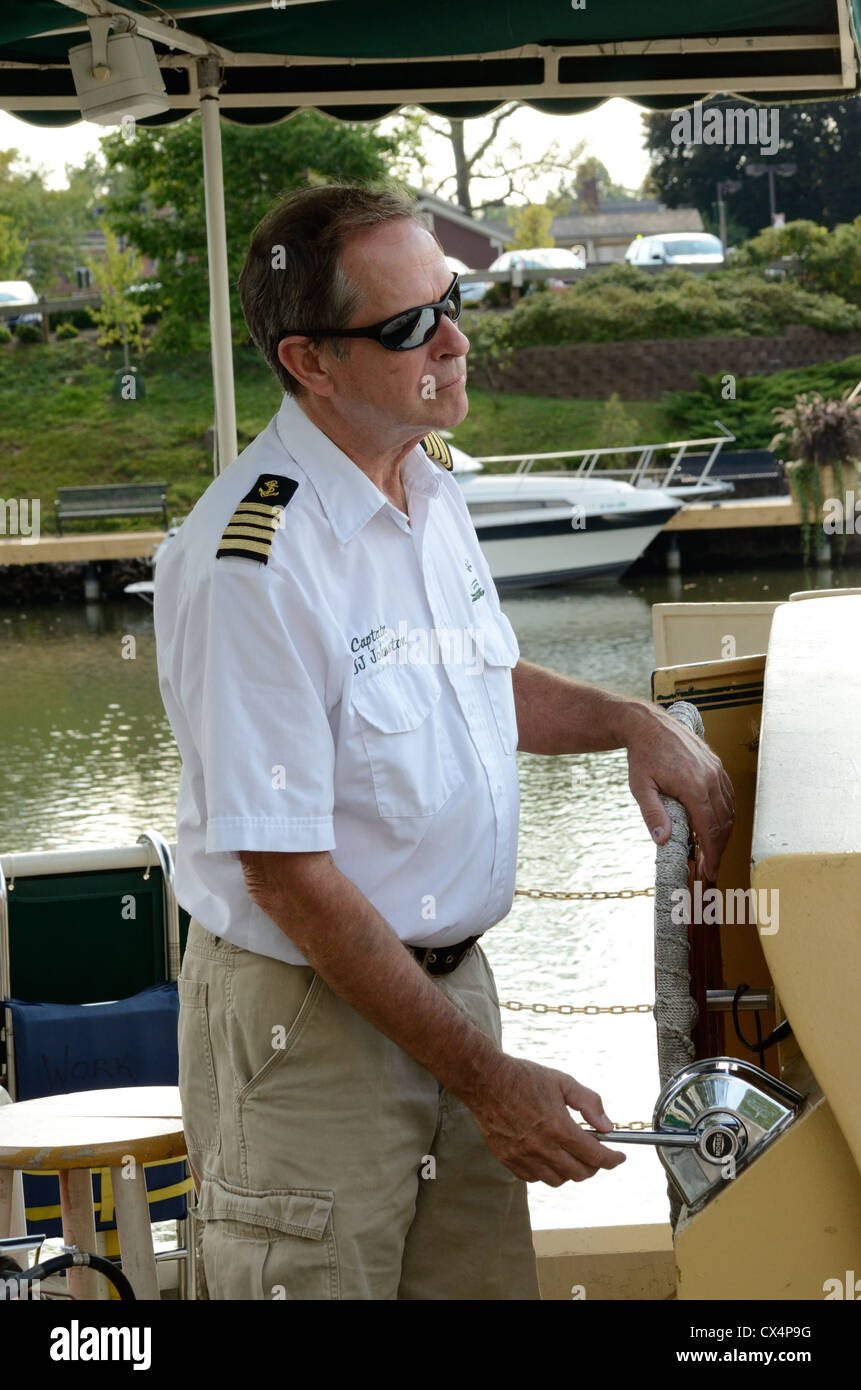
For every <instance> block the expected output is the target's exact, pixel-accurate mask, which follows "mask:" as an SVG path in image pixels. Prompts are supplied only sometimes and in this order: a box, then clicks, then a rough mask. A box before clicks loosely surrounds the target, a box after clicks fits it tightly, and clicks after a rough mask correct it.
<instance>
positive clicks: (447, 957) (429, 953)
mask: <svg viewBox="0 0 861 1390" xmlns="http://www.w3.org/2000/svg"><path fill="white" fill-rule="evenodd" d="M476 941H478V937H477V936H468V937H467V938H466V941H458V942H457V944H456V945H454V946H408V947H407V950H408V951H410V952H412V955H413V957H414V959H415V960H417V961H418V963H419V965H420V966H421V967H422V969H423V970H426V971H427V973H428V974H429V975H450V974H451V972H452V971H453V970H457V967H458V966H459V965H460V963H461V961H462V960H465V959H466V957H467V956H468V955H469V953H470V951H471V950H472V948H473V946H474V945H475V943H476Z"/></svg>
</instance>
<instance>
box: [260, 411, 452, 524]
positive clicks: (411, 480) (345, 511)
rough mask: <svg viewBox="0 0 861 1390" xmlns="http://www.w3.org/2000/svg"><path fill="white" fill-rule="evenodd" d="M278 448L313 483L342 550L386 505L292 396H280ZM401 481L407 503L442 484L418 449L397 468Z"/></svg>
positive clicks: (429, 494) (430, 493) (434, 491)
mask: <svg viewBox="0 0 861 1390" xmlns="http://www.w3.org/2000/svg"><path fill="white" fill-rule="evenodd" d="M275 429H276V431H277V434H278V438H279V439H280V441H281V443H282V445H283V446H284V448H285V449H286V450H287V452H288V453H289V454H290V456H291V458H293V459H295V460H296V462H297V463H298V464H299V465H300V467H301V468H302V470H303V471H304V472H305V474H306V475H307V477H308V479H309V480H310V482H311V483H312V485H313V487H314V489H315V491H316V493H317V496H318V497H319V499H320V504H321V506H322V508H323V510H324V512H325V513H326V516H327V517H328V519H329V523H330V525H331V527H332V530H333V531H334V533H335V535H336V536H337V538H338V540H339V541H340V542H341V544H342V545H343V544H345V543H346V542H347V541H349V540H351V539H352V538H353V536H355V535H356V533H357V532H358V531H360V530H361V529H362V527H363V526H364V525H366V523H367V522H368V521H370V519H371V517H372V516H375V515H376V513H377V512H378V511H379V510H380V509H381V508H382V507H384V506H386V505H388V498H387V497H386V496H384V494H383V493H382V492H380V489H379V488H378V487H377V485H376V483H372V482H371V480H370V478H369V477H368V476H367V474H366V473H363V472H362V470H361V468H359V467H358V465H357V464H355V463H354V462H353V460H352V459H351V458H349V457H348V456H347V455H346V454H345V453H343V452H342V451H341V450H340V449H339V448H338V446H337V445H336V444H333V443H332V441H331V439H329V437H328V435H325V434H324V433H323V431H322V430H321V429H319V428H318V426H317V425H315V424H314V422H313V421H312V420H310V419H309V418H308V416H307V415H306V414H305V412H304V410H303V409H302V407H301V406H300V405H299V402H298V401H297V400H295V399H294V398H293V397H292V396H289V395H286V394H285V396H284V399H283V401H282V402H281V407H280V409H279V411H278V414H277V416H276V419H275ZM401 478H402V479H403V483H404V489H405V491H406V493H407V501H409V497H410V494H411V493H412V492H419V493H422V494H424V495H425V496H427V497H436V496H437V494H438V493H439V489H440V479H439V476H438V469H437V465H436V464H435V463H432V462H431V460H430V459H429V458H428V456H427V454H426V453H425V451H424V449H423V448H422V447H421V445H420V444H417V445H416V447H415V448H414V449H413V450H411V452H410V453H409V454H407V457H406V458H405V459H404V461H403V463H402V464H401Z"/></svg>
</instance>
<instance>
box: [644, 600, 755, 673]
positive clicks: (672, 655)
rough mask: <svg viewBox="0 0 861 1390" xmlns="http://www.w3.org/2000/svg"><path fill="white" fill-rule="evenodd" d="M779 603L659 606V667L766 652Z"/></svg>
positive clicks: (655, 623)
mask: <svg viewBox="0 0 861 1390" xmlns="http://www.w3.org/2000/svg"><path fill="white" fill-rule="evenodd" d="M776 607H777V602H776V601H774V602H756V603H655V604H653V605H652V635H653V638H654V643H655V665H656V666H681V665H684V664H687V663H688V662H692V661H723V660H731V659H732V658H733V657H736V656H756V655H757V653H759V652H764V651H766V649H767V647H768V634H769V630H770V628H771V618H772V614H773V613H774V610H775V608H776Z"/></svg>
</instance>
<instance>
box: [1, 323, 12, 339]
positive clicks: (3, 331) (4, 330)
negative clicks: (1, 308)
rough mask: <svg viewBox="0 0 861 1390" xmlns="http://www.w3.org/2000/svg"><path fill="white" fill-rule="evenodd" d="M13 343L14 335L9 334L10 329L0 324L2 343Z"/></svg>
mask: <svg viewBox="0 0 861 1390" xmlns="http://www.w3.org/2000/svg"><path fill="white" fill-rule="evenodd" d="M11 341H12V334H11V333H10V332H9V329H8V328H7V327H6V325H5V323H0V343H11Z"/></svg>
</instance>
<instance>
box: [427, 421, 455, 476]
mask: <svg viewBox="0 0 861 1390" xmlns="http://www.w3.org/2000/svg"><path fill="white" fill-rule="evenodd" d="M421 444H422V448H423V449H424V451H425V453H426V454H427V456H428V458H431V459H433V461H434V463H438V464H440V465H441V467H443V468H447V469H448V471H449V473H450V472H451V470H452V457H451V449H450V448H449V447H448V445H447V444H446V442H445V440H444V439H443V437H442V435H441V434H437V432H436V430H431V432H430V434H426V435H425V437H424V439H423V440H422V441H421Z"/></svg>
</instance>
